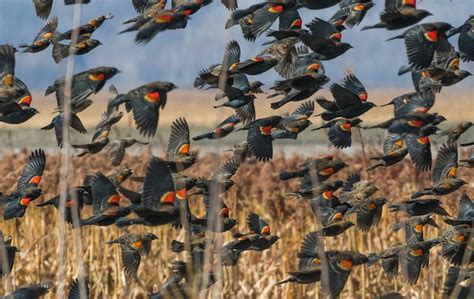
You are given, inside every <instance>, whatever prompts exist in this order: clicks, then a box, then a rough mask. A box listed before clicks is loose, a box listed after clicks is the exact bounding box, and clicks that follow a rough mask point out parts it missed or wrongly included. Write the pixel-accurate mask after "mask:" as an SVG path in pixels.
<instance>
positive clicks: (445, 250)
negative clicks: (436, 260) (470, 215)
mask: <svg viewBox="0 0 474 299" xmlns="http://www.w3.org/2000/svg"><path fill="white" fill-rule="evenodd" d="M471 235H472V227H471V225H466V224H460V225H455V226H453V227H451V228H450V229H448V230H447V231H445V232H443V234H442V235H441V236H440V237H439V239H440V240H441V242H442V248H441V256H442V257H443V258H445V259H446V260H448V261H449V262H450V263H451V264H453V265H455V266H460V265H461V264H470V263H472V262H474V253H473V251H472V250H471V248H470V247H471V245H472V243H471V242H472V241H471V238H472V236H471ZM466 250H467V253H466Z"/></svg>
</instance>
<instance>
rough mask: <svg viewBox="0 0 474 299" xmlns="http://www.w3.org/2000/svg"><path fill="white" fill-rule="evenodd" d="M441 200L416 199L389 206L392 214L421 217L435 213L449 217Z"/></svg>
mask: <svg viewBox="0 0 474 299" xmlns="http://www.w3.org/2000/svg"><path fill="white" fill-rule="evenodd" d="M441 204H442V202H441V201H440V200H439V199H435V198H429V199H415V200H405V201H401V202H400V203H393V204H390V205H389V206H388V208H389V210H390V212H398V211H400V212H405V213H407V214H408V215H409V216H420V215H426V214H429V213H435V214H438V215H441V216H449V214H448V212H446V210H445V209H444V208H443V207H442V206H441Z"/></svg>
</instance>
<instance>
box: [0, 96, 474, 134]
mask: <svg viewBox="0 0 474 299" xmlns="http://www.w3.org/2000/svg"><path fill="white" fill-rule="evenodd" d="M121 91H122V90H121ZM406 92H411V90H408V89H407V90H403V89H374V90H369V100H371V101H373V102H374V103H376V104H378V105H380V104H384V103H387V102H389V101H390V100H391V99H393V98H394V97H396V96H399V95H401V94H403V93H406ZM215 93H216V92H215V91H213V90H211V91H197V90H177V91H173V92H171V93H170V94H169V95H168V102H167V106H166V108H165V110H163V111H161V113H160V124H161V126H163V125H164V126H166V125H169V124H171V123H172V122H173V121H174V120H175V119H176V117H178V116H184V117H186V119H187V120H188V122H189V123H190V125H193V126H203V127H204V126H205V127H212V126H213V125H215V124H216V123H219V122H220V121H222V119H224V117H226V116H228V115H230V114H232V110H231V109H230V108H220V109H213V108H212V107H213V106H214V105H215V101H214V94H215ZM317 95H324V96H326V97H328V98H329V99H331V96H330V94H329V91H328V89H327V88H326V89H324V90H322V91H321V92H318V93H317ZM92 98H93V99H94V100H95V102H94V104H93V106H92V107H90V108H88V109H87V110H86V111H85V112H82V113H81V114H80V118H81V119H82V121H83V122H84V125H85V126H86V127H87V128H91V127H95V125H96V123H97V121H98V120H99V119H100V114H101V113H102V112H103V111H105V109H106V102H107V91H106V90H105V88H104V90H103V91H101V93H99V94H98V95H97V96H93V97H92ZM312 98H314V97H312ZM33 99H34V100H33V104H32V105H33V106H34V107H36V108H37V109H38V110H39V111H40V114H39V115H37V116H35V117H34V118H32V119H31V120H29V121H28V122H27V123H25V124H22V125H19V126H11V125H7V124H3V123H0V129H1V128H39V127H42V126H45V125H46V124H48V123H49V122H50V121H51V118H52V116H53V115H52V114H51V113H52V111H53V110H54V108H55V99H54V96H49V97H48V98H44V97H43V96H42V93H40V92H35V93H34V94H33ZM275 99H279V98H273V99H266V95H263V96H259V97H258V99H257V101H256V106H257V117H264V116H268V115H271V114H275V113H283V112H289V111H292V110H293V109H294V108H296V107H297V106H298V105H299V104H301V102H297V103H289V104H287V105H285V106H284V107H283V108H281V109H279V110H272V109H271V108H270V103H271V102H274V101H276V100H275ZM471 106H472V91H470V90H464V91H462V90H456V89H447V88H446V89H443V91H442V92H441V93H440V94H438V96H437V100H436V104H435V106H434V107H433V108H432V111H437V112H440V113H442V114H444V115H449V121H450V122H457V121H461V120H466V119H472V118H473V117H474V112H473V111H472V109H470V110H466V107H471ZM392 111H393V110H392V107H384V108H375V109H372V110H371V111H369V112H368V113H367V114H365V115H364V116H363V117H362V119H364V120H365V121H367V122H370V123H378V122H381V121H384V120H387V119H388V118H390V117H392ZM320 112H321V108H320V107H319V106H318V107H317V108H316V113H315V114H318V113H320ZM131 121H132V119H131V115H130V114H129V115H128V116H126V117H124V118H123V120H122V121H121V123H120V125H121V126H127V125H129V124H130V123H131Z"/></svg>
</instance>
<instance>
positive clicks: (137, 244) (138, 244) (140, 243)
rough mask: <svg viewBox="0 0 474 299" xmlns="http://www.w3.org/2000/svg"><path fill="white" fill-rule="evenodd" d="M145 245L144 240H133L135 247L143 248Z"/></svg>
mask: <svg viewBox="0 0 474 299" xmlns="http://www.w3.org/2000/svg"><path fill="white" fill-rule="evenodd" d="M142 246H143V244H142V241H136V242H132V247H133V248H141V247H142Z"/></svg>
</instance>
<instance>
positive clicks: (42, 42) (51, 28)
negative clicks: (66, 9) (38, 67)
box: [18, 17, 58, 53]
mask: <svg viewBox="0 0 474 299" xmlns="http://www.w3.org/2000/svg"><path fill="white" fill-rule="evenodd" d="M57 27H58V18H57V17H53V18H51V19H50V20H49V21H48V22H47V23H46V24H45V25H44V27H43V28H41V30H40V32H39V33H38V34H37V35H36V36H35V38H34V40H33V43H32V44H31V45H27V44H23V45H20V46H18V47H20V48H23V49H24V50H23V53H26V52H30V53H36V52H40V51H43V50H44V49H46V48H47V47H49V45H50V44H51V42H52V40H53V38H54V35H55V34H57V32H56V28H57Z"/></svg>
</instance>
